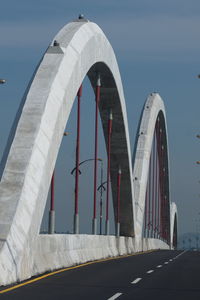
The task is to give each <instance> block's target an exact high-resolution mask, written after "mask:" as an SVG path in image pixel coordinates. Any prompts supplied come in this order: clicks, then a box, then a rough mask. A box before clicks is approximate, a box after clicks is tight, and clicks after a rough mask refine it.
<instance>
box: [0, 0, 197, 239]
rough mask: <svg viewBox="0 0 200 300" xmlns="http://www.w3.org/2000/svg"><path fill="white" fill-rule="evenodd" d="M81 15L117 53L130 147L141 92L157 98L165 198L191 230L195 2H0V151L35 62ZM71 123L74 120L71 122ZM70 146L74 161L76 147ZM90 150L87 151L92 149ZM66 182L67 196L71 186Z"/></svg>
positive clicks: (194, 147) (194, 215)
mask: <svg viewBox="0 0 200 300" xmlns="http://www.w3.org/2000/svg"><path fill="white" fill-rule="evenodd" d="M79 13H83V14H84V15H85V17H86V18H88V19H89V20H90V21H93V22H96V23H97V24H98V25H99V26H100V27H101V28H102V29H103V31H104V32H105V34H106V36H107V37H108V39H109V40H110V42H111V44H112V46H113V48H114V51H115V53H116V57H117V60H118V64H119V68H120V71H121V76H122V82H123V86H124V93H125V97H126V104H127V110H128V119H129V128H130V138H131V147H132V148H133V144H134V138H135V131H136V128H137V123H138V120H139V114H140V112H141V109H142V106H143V103H144V101H145V99H146V97H147V95H148V94H149V93H151V92H153V91H157V92H159V93H160V95H161V97H162V98H163V100H164V102H165V106H166V111H167V122H168V134H169V147H170V148H169V153H170V170H171V197H172V200H173V201H175V202H176V203H177V205H178V211H179V231H180V232H181V233H183V232H188V231H194V230H195V229H196V224H197V222H198V223H199V224H200V218H199V215H198V213H199V212H200V196H199V194H200V183H199V180H200V176H199V175H200V169H199V167H198V166H197V165H196V164H195V161H196V160H199V159H200V151H199V150H200V141H199V140H197V139H196V137H195V136H196V134H197V133H200V128H199V126H200V123H199V107H200V104H199V102H200V80H198V79H197V74H199V73H200V56H199V53H200V39H199V28H200V2H199V0H190V1H188V0H173V1H172V0H168V1H163V0H138V1H134V0H128V1H122V0H121V1H119V0H101V1H94V0H93V1H92V0H91V1H89V0H85V1H84V0H82V1H81V0H80V1H77V0H73V1H66V0H65V1H62V0H58V1H55V0H54V1H53V0H40V1H39V0H35V1H32V0H26V1H25V0H18V1H14V0H7V1H4V2H2V3H1V10H0V37H1V38H0V77H3V78H4V77H5V78H6V79H7V83H6V85H4V86H1V87H0V102H1V110H0V128H1V133H0V141H1V143H0V154H1V155H2V152H3V148H4V147H5V144H6V139H7V137H8V134H9V130H10V127H11V125H12V121H13V119H14V116H15V113H16V111H17V108H18V105H19V103H20V100H21V98H22V95H23V93H24V91H25V88H26V86H27V84H28V81H29V79H30V77H31V75H32V73H33V71H34V68H35V67H36V65H37V63H38V61H39V60H40V58H41V56H42V54H43V53H44V51H45V49H46V48H47V46H48V44H49V43H50V42H51V40H52V39H53V37H54V35H55V34H56V33H57V32H58V31H59V29H60V28H61V27H62V26H64V25H65V24H66V23H68V22H70V21H71V20H73V19H75V18H77V16H78V14H79ZM86 85H87V84H86ZM90 93H91V92H90V91H89V92H88V95H90ZM91 97H92V96H91ZM85 113H86V112H85ZM74 114H75V112H74ZM72 119H73V117H72ZM85 119H87V118H86V117H85ZM72 124H73V121H72V123H71V125H70V126H71V127H70V128H72V127H73V125H72ZM85 126H86V128H88V127H89V126H90V125H89V123H88V124H85ZM72 130H73V129H71V131H72ZM74 136H75V135H74ZM71 139H72V143H73V142H74V140H73V137H72V138H71ZM64 143H66V142H64ZM71 147H72V148H70V149H71V150H70V151H71V152H70V151H69V152H70V153H71V154H70V155H71V160H72V158H73V149H74V148H73V147H74V146H71ZM102 151H103V150H102ZM88 155H93V154H92V151H91V154H90V153H88ZM102 155H103V154H102ZM84 158H85V157H83V159H84ZM86 158H87V157H86ZM88 168H89V167H88ZM88 176H89V175H88ZM83 181H84V180H83ZM84 184H86V183H85V182H84ZM71 185H73V182H71ZM69 188H70V189H71V190H70V193H71V197H72V198H73V189H72V186H70V187H69ZM82 188H83V189H84V187H82ZM84 193H85V192H83V194H84ZM84 195H85V194H84ZM66 209H67V208H66ZM196 220H197V221H196Z"/></svg>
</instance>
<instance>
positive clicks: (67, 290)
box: [0, 250, 200, 300]
mask: <svg viewBox="0 0 200 300" xmlns="http://www.w3.org/2000/svg"><path fill="white" fill-rule="evenodd" d="M0 299H11V300H12V299H20V300H23V299H26V300H32V299H34V300H40V299H42V300H46V299H48V300H51V299H54V300H60V299H65V300H66V299H69V300H74V299H86V300H90V299H92V300H98V299H101V300H104V299H105V300H108V299H109V300H114V299H119V300H121V299H122V300H123V299H133V300H134V299H136V300H140V299H159V300H165V299H168V300H169V299H170V300H172V299H174V300H175V299H176V300H179V299H181V300H184V299H187V300H188V299H189V300H195V299H198V300H199V299H200V252H199V251H184V252H183V251H167V250H162V251H155V252H151V253H146V254H140V255H134V256H129V257H126V258H120V259H114V260H109V261H104V262H98V263H94V264H91V265H87V266H83V267H80V268H77V269H73V270H68V271H65V272H62V273H58V274H55V275H52V276H49V277H46V278H43V279H41V280H38V281H36V282H33V283H29V284H27V285H24V286H22V287H19V288H16V289H14V290H11V291H8V292H6V293H3V294H0Z"/></svg>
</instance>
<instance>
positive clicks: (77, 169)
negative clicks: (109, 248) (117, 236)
mask: <svg viewBox="0 0 200 300" xmlns="http://www.w3.org/2000/svg"><path fill="white" fill-rule="evenodd" d="M94 160H96V162H95V163H96V164H97V162H98V161H100V162H101V170H103V169H102V168H103V166H102V162H103V160H102V159H101V158H96V159H94V158H89V159H85V160H83V161H82V162H80V163H79V164H78V166H77V165H76V166H75V167H74V168H73V169H72V171H71V174H72V175H73V174H74V172H76V174H77V173H78V174H79V175H80V174H81V171H80V170H79V167H80V166H81V165H82V164H84V163H86V162H88V161H94ZM101 172H103V171H101ZM75 191H76V190H75ZM93 221H94V219H93ZM75 229H76V228H75V227H74V233H75ZM77 233H78V232H77ZM93 234H94V232H93Z"/></svg>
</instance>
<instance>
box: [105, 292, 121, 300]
mask: <svg viewBox="0 0 200 300" xmlns="http://www.w3.org/2000/svg"><path fill="white" fill-rule="evenodd" d="M121 295H122V293H116V294H114V295H113V296H112V297H110V298H108V300H115V299H117V298H118V297H119V296H121Z"/></svg>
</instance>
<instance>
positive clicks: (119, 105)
mask: <svg viewBox="0 0 200 300" xmlns="http://www.w3.org/2000/svg"><path fill="white" fill-rule="evenodd" d="M54 40H56V41H57V42H58V43H59V44H57V45H55V44H54V45H53V42H54ZM53 42H52V44H51V45H50V46H49V48H48V49H47V51H46V53H45V54H44V56H43V58H42V60H41V63H40V65H39V67H38V68H37V70H36V72H35V74H34V77H33V79H32V81H31V83H30V86H29V89H28V90H27V91H26V93H25V96H24V99H23V101H22V105H21V107H20V110H19V112H18V115H17V117H16V120H15V122H14V125H13V128H12V132H11V134H10V138H9V141H8V145H7V147H6V152H5V154H4V158H3V161H2V166H1V174H2V175H1V182H0V195H1V198H0V243H1V244H0V246H1V248H0V277H1V278H0V281H1V282H6V283H9V282H14V281H16V280H18V279H19V278H20V280H22V279H25V278H27V277H28V276H29V275H28V274H29V271H30V269H31V268H33V256H34V254H33V250H32V249H33V245H34V243H35V242H36V239H37V236H38V234H39V229H40V224H41V220H42V215H43V211H44V208H45V202H46V199H47V194H48V189H49V185H50V180H51V176H52V173H53V169H54V165H55V162H56V157H57V154H58V150H59V147H60V143H61V140H62V136H63V131H64V128H65V126H66V122H67V120H68V117H69V114H70V111H71V108H72V105H73V102H74V99H75V96H76V93H77V91H78V89H79V87H80V85H81V83H82V81H83V79H84V77H85V76H86V75H87V74H88V76H89V79H90V81H91V83H92V86H93V87H95V81H96V78H97V73H99V74H100V76H101V81H102V87H101V102H100V114H101V118H102V123H103V128H104V133H105V132H106V130H107V128H106V125H105V123H106V118H107V109H108V107H109V108H110V107H112V109H113V114H114V115H115V119H116V122H115V123H114V124H113V136H112V144H111V157H112V159H111V181H112V179H113V176H114V173H115V172H116V169H117V168H118V165H119V164H120V166H121V168H122V171H123V177H122V184H121V197H122V198H123V199H124V203H123V204H122V208H121V213H122V219H121V234H122V235H127V236H134V233H135V229H134V226H135V216H134V212H135V209H134V201H133V183H132V166H131V153H130V141H129V132H128V122H127V115H126V108H125V100H124V94H123V88H122V83H121V78H120V73H119V70H118V65H117V62H116V58H115V55H114V52H113V49H112V47H111V45H110V44H109V42H108V40H107V39H106V37H105V35H104V34H103V32H102V31H101V29H100V28H99V27H98V26H97V25H96V24H94V23H91V22H87V21H85V20H83V21H82V22H80V21H77V22H76V21H75V22H72V23H69V24H68V25H66V26H65V27H64V28H63V29H61V31H60V32H59V33H58V34H57V35H56V36H55V38H54V39H53ZM8 186H9V187H11V188H9V189H8ZM112 189H113V195H114V197H113V198H114V199H115V198H116V197H115V194H116V190H115V187H114V186H112ZM114 206H115V202H114ZM28 258H29V259H28ZM5 270H6V271H5ZM8 270H9V271H8Z"/></svg>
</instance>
